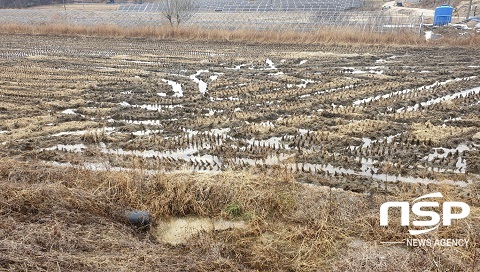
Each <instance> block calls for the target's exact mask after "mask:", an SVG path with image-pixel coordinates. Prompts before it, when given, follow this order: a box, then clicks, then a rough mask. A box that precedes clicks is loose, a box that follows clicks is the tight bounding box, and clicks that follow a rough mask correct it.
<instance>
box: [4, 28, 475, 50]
mask: <svg viewBox="0 0 480 272" xmlns="http://www.w3.org/2000/svg"><path fill="white" fill-rule="evenodd" d="M0 33H2V34H29V35H67V36H104V37H119V38H120V37H122V38H123V37H132V38H155V39H174V40H197V41H229V42H255V43H264V44H272V43H281V44H325V43H327V44H374V45H400V46H405V45H412V46H413V45H416V46H421V45H430V46H431V45H438V46H466V47H478V46H479V45H480V35H478V33H477V34H472V35H470V36H469V38H465V37H462V36H453V37H445V38H444V39H441V40H437V41H430V42H426V41H425V40H424V39H423V37H422V38H419V37H418V35H417V34H415V33H412V32H396V33H384V34H380V33H370V32H362V31H358V30H357V29H353V28H347V27H322V28H321V29H319V30H318V31H313V32H295V31H260V30H259V31H256V30H248V29H244V30H233V31H230V30H220V29H203V28H195V27H190V26H189V27H178V28H171V27H139V28H123V27H119V26H115V25H96V26H78V25H66V24H45V25H35V26H32V25H22V24H4V25H0Z"/></svg>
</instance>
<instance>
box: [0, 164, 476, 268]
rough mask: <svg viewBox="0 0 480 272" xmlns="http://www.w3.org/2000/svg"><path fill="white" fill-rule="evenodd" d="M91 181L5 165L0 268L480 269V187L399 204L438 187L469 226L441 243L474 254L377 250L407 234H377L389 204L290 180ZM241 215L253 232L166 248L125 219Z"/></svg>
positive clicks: (108, 175)
mask: <svg viewBox="0 0 480 272" xmlns="http://www.w3.org/2000/svg"><path fill="white" fill-rule="evenodd" d="M137 167H138V168H137V170H135V171H131V172H93V171H88V170H82V169H76V168H69V169H63V168H61V169H59V168H51V167H46V166H42V165H35V164H27V163H19V162H16V161H13V160H4V161H3V162H2V164H1V165H0V186H1V188H2V190H1V191H0V199H1V200H0V215H1V218H2V222H0V252H1V254H0V270H5V271H18V270H36V271H51V270H66V269H70V270H72V269H73V270H75V271H105V270H109V271H111V270H124V271H125V270H127V271H128V270H132V269H135V270H138V269H142V270H145V271H172V270H178V269H181V270H191V271H212V270H216V271H239V270H257V271H316V270H336V271H478V267H477V266H476V263H478V252H477V251H478V243H479V239H480V238H479V236H478V232H477V231H476V230H478V227H479V226H480V222H479V221H480V218H479V202H480V200H479V198H478V185H476V187H475V186H471V187H469V188H466V190H471V192H472V194H470V197H469V198H468V199H467V198H461V199H459V196H458V195H457V194H456V193H455V191H456V190H452V189H453V188H451V187H437V188H424V187H421V186H413V185H412V186H405V189H404V190H403V191H402V193H401V195H399V196H397V198H398V199H412V197H416V196H418V193H421V192H425V191H427V190H428V191H430V190H440V191H441V192H442V193H444V195H446V197H447V199H456V200H463V201H467V202H468V203H469V204H470V205H471V207H472V212H471V216H470V217H469V218H468V220H462V221H459V222H458V224H455V226H453V227H451V228H442V229H441V230H440V231H438V232H437V233H435V234H434V237H457V236H460V237H468V238H469V239H470V246H469V247H468V248H454V249H442V248H435V249H420V248H405V247H402V246H393V247H388V246H381V245H377V242H378V241H392V240H398V239H404V238H406V236H405V234H404V233H405V229H404V228H401V227H400V226H391V227H390V228H383V227H380V226H379V218H378V208H379V205H380V203H383V202H384V201H386V199H392V197H387V196H384V195H380V194H375V193H372V194H371V195H363V194H357V193H352V192H348V191H338V190H331V189H328V188H325V187H317V186H305V185H301V184H299V183H292V182H291V180H292V177H291V176H289V174H288V173H283V172H282V171H281V170H278V171H279V172H278V173H276V174H275V173H269V174H267V173H258V172H254V171H252V170H250V171H244V172H227V173H221V174H186V173H180V174H155V175H149V174H146V173H144V172H143V171H142V165H141V164H138V165H137ZM233 203H235V205H238V206H240V207H241V210H242V214H241V215H240V216H241V217H242V218H243V219H244V220H246V221H247V223H248V225H249V228H248V229H246V230H228V231H220V232H215V233H204V234H201V235H199V236H197V237H195V238H194V239H191V240H190V241H189V242H188V243H187V244H185V245H181V246H168V245H165V244H162V243H158V242H156V241H154V240H153V238H152V236H151V235H150V234H149V233H148V232H141V231H138V230H135V229H134V228H132V227H130V226H128V224H126V222H124V220H123V217H124V216H123V215H124V212H125V211H126V210H130V209H143V210H149V211H150V212H152V213H153V214H154V215H155V217H156V218H157V219H161V218H167V217H170V216H185V215H199V216H206V217H210V218H221V217H223V218H228V217H229V216H231V215H229V214H228V213H227V212H226V211H227V207H229V206H231V205H232V204H233Z"/></svg>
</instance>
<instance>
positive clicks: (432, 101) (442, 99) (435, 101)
mask: <svg viewBox="0 0 480 272" xmlns="http://www.w3.org/2000/svg"><path fill="white" fill-rule="evenodd" d="M478 93H480V87H477V88H473V89H469V90H463V91H461V92H457V93H453V94H448V95H445V96H442V97H438V98H434V99H430V100H428V101H426V102H421V103H420V104H415V105H414V106H408V107H407V108H406V111H417V110H418V109H419V108H420V106H422V107H428V106H431V105H435V104H438V103H441V102H445V101H449V100H453V99H457V98H464V97H467V96H468V95H470V94H478ZM404 111H405V108H404V107H402V108H400V109H398V110H397V112H404Z"/></svg>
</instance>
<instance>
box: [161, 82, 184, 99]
mask: <svg viewBox="0 0 480 272" xmlns="http://www.w3.org/2000/svg"><path fill="white" fill-rule="evenodd" d="M162 81H163V82H165V83H167V84H168V85H170V86H172V91H173V92H174V93H175V94H174V95H173V97H183V90H182V84H180V83H177V82H175V81H172V80H167V79H162Z"/></svg>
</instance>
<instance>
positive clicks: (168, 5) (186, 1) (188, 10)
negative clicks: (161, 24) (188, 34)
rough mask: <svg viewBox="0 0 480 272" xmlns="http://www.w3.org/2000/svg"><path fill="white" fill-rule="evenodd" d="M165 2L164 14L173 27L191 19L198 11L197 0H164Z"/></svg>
mask: <svg viewBox="0 0 480 272" xmlns="http://www.w3.org/2000/svg"><path fill="white" fill-rule="evenodd" d="M164 3H165V7H164V10H163V15H164V16H165V17H166V18H167V20H168V22H169V23H170V25H171V26H172V27H173V26H174V25H175V24H176V25H177V26H178V25H180V23H183V22H184V21H186V20H188V19H190V18H191V17H192V16H193V14H194V13H195V11H196V5H195V0H164Z"/></svg>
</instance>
